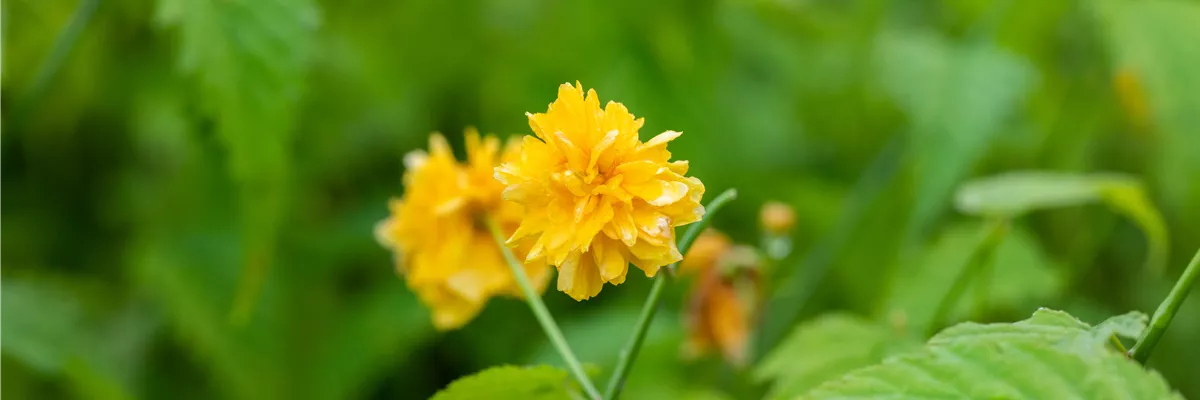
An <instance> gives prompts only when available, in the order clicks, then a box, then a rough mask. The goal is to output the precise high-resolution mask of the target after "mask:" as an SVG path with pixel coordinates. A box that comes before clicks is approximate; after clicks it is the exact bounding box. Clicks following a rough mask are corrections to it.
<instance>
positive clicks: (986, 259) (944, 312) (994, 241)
mask: <svg viewBox="0 0 1200 400" xmlns="http://www.w3.org/2000/svg"><path fill="white" fill-rule="evenodd" d="M984 232H985V233H984V237H983V240H980V241H979V244H978V245H976V246H975V250H973V251H972V252H971V257H970V258H969V259H967V265H966V267H964V268H963V270H962V271H961V272H959V273H958V277H957V278H954V283H953V284H952V285H951V286H950V290H949V291H947V292H946V295H945V296H942V300H941V301H940V302H939V303H938V306H937V309H936V310H937V311H934V313H933V318H930V319H929V325H928V326H926V327H925V336H927V337H928V336H933V334H934V333H937V329H938V328H940V327H941V326H942V325H943V324H945V322H946V318H948V317H949V316H950V312H951V311H953V310H954V306H955V305H958V300H959V298H960V297H962V295H963V292H965V291H966V290H967V286H970V284H971V281H972V280H974V278H975V277H976V276H977V275H979V273H981V272H983V271H984V270H985V269H987V266H988V265H989V264H991V262H992V255H994V254H995V253H996V247H997V245H999V244H1000V239H1002V238H1004V234H1005V233H1006V232H1008V220H1006V219H995V220H992V221H991V222H989V223H988V224H987V226H985V227H984Z"/></svg>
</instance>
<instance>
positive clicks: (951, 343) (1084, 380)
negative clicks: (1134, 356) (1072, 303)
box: [801, 310, 1182, 399]
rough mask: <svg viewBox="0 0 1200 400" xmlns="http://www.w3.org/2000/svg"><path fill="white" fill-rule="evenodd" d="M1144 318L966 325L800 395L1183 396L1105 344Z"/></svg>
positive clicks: (1039, 318) (1047, 316)
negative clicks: (1093, 323)
mask: <svg viewBox="0 0 1200 400" xmlns="http://www.w3.org/2000/svg"><path fill="white" fill-rule="evenodd" d="M1144 318H1145V316H1144V315H1140V316H1139V315H1137V314H1127V315H1123V316H1119V317H1115V318H1114V319H1113V320H1110V322H1106V323H1104V324H1101V325H1099V326H1097V327H1095V328H1090V327H1089V326H1088V325H1087V324H1084V323H1082V322H1080V321H1078V320H1076V319H1075V318H1074V317H1071V316H1070V315H1068V314H1066V313H1063V312H1058V311H1050V310H1039V311H1038V312H1037V313H1035V314H1034V316H1033V317H1032V318H1030V319H1028V320H1025V321H1021V322H1017V323H1013V324H988V325H979V324H963V325H960V326H956V327H952V328H950V329H947V330H946V331H944V332H942V333H941V334H938V335H937V336H935V337H934V338H933V339H931V340H930V342H929V344H927V345H926V346H925V348H924V350H922V351H920V352H917V353H911V354H905V355H901V356H898V357H894V358H891V359H888V360H887V361H884V362H883V363H882V364H879V365H876V366H871V367H866V368H862V369H859V370H857V371H855V372H851V373H849V374H847V375H846V376H844V377H842V378H841V379H838V380H834V381H830V382H827V383H825V384H823V385H821V386H820V387H817V388H816V389H813V390H812V391H811V392H808V393H807V394H805V395H804V396H802V397H801V398H806V399H837V398H870V397H878V396H896V395H902V396H904V397H906V398H946V397H954V398H957V397H963V398H1011V399H1043V398H1054V399H1171V398H1174V399H1182V396H1179V394H1178V393H1174V392H1172V391H1171V389H1170V388H1169V387H1168V386H1167V384H1166V382H1165V381H1163V379H1162V377H1161V376H1159V375H1158V374H1157V373H1155V372H1153V371H1147V370H1145V369H1143V368H1142V367H1141V366H1140V365H1138V364H1137V363H1135V362H1133V361H1131V360H1129V359H1127V358H1125V356H1124V355H1123V354H1120V353H1117V352H1113V351H1111V350H1109V349H1107V348H1105V347H1104V346H1103V345H1102V343H1104V340H1107V338H1108V336H1111V335H1112V333H1113V332H1114V331H1115V330H1124V329H1125V328H1129V327H1132V326H1134V325H1137V324H1138V322H1137V321H1143V322H1142V323H1143V324H1144Z"/></svg>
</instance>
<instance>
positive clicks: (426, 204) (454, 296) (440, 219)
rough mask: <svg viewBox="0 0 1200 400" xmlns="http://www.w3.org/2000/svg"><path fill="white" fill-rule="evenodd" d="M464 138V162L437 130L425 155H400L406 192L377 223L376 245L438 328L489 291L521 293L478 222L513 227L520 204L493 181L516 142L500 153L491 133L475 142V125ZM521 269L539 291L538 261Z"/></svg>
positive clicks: (452, 324) (477, 307)
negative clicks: (392, 257)
mask: <svg viewBox="0 0 1200 400" xmlns="http://www.w3.org/2000/svg"><path fill="white" fill-rule="evenodd" d="M466 143H467V162H466V163H465V164H463V163H459V162H458V161H457V160H455V159H454V154H453V153H451V151H450V146H449V145H448V144H447V143H446V139H445V138H443V137H442V136H441V135H439V134H433V135H432V136H430V138H429V153H425V152H424V151H420V150H417V151H414V152H411V153H409V154H407V155H405V157H404V162H405V165H406V166H407V171H406V172H405V174H404V187H405V195H404V197H403V198H400V199H392V200H391V202H390V203H389V204H388V205H389V208H390V210H391V215H390V216H389V217H388V218H387V219H385V220H383V221H381V222H380V223H379V225H378V226H376V236H377V238H378V239H379V241H380V243H381V244H383V246H384V247H387V248H389V249H391V250H393V251H394V252H395V254H396V271H397V272H398V273H399V274H401V275H403V276H404V277H405V280H406V282H407V283H408V286H409V288H411V289H412V290H413V291H414V292H416V294H417V297H419V298H420V299H421V301H422V302H423V303H425V305H426V306H428V307H429V308H430V309H431V310H432V314H433V323H434V326H436V327H437V328H438V329H455V328H458V327H460V326H462V325H463V324H466V323H467V322H468V321H470V320H471V319H472V318H474V317H475V315H476V314H478V313H479V312H480V311H481V310H482V309H483V306H484V305H485V304H487V301H488V299H489V298H491V297H492V296H496V295H502V294H507V295H513V296H520V294H521V292H520V287H519V286H517V284H516V282H515V280H514V279H513V276H512V272H511V271H510V270H509V267H508V265H507V264H506V263H505V261H504V258H503V256H502V255H501V253H500V249H499V248H497V246H496V243H495V241H494V239H493V238H492V236H491V234H490V232H489V231H488V229H487V227H486V224H485V219H486V218H495V219H496V220H497V221H498V223H499V225H500V227H501V229H502V230H503V231H504V232H505V233H512V232H514V231H516V229H517V226H518V225H519V224H520V221H521V215H522V212H521V208H520V206H519V205H516V204H513V203H511V202H507V201H503V200H502V199H501V192H503V190H504V186H503V185H501V184H500V183H499V182H496V181H495V179H493V178H492V169H493V168H495V166H496V165H497V164H498V163H500V162H501V161H502V160H501V157H504V158H505V159H515V157H517V155H518V154H519V147H520V146H519V143H518V142H515V141H514V142H512V143H510V144H509V146H507V148H506V149H505V150H504V152H503V153H501V151H500V141H499V140H498V139H497V138H495V137H492V136H488V137H486V138H483V139H481V138H480V137H479V133H478V132H476V131H475V130H474V129H468V130H467V134H466ZM527 250H528V249H527V248H524V249H523V248H520V247H518V248H517V249H516V252H517V254H518V256H520V255H522V254H524V252H525V251H527ZM525 271H526V273H527V274H528V275H529V276H530V280H531V281H532V282H534V284H535V285H536V286H537V287H538V290H539V291H540V290H542V289H544V288H545V284H546V280H547V278H548V277H549V274H548V271H549V268H548V266H547V265H546V264H545V263H544V262H528V263H526V265H525Z"/></svg>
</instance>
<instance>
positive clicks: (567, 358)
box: [488, 220, 600, 399]
mask: <svg viewBox="0 0 1200 400" xmlns="http://www.w3.org/2000/svg"><path fill="white" fill-rule="evenodd" d="M488 228H489V229H491V231H492V238H494V239H496V245H497V246H499V247H500V253H502V254H504V259H505V260H506V261H508V267H509V268H510V269H512V273H513V276H514V277H516V279H517V284H518V285H520V286H521V291H522V292H523V293H525V302H526V303H528V304H529V309H530V310H533V316H534V317H536V318H537V321H538V323H539V324H541V325H542V330H544V331H546V336H547V337H549V338H550V343H552V344H553V345H554V349H555V350H558V354H559V355H561V356H562V358H563V361H564V362H566V363H567V369H568V370H569V371H570V372H571V375H573V376H575V380H576V381H579V386H582V387H583V391H584V392H587V395H588V398H590V399H599V398H600V391H599V390H597V389H596V385H595V384H594V383H592V380H591V379H588V376H587V373H585V372H584V371H583V366H582V365H580V364H579V359H577V358H575V353H573V352H571V346H569V345H567V339H566V338H564V337H563V334H562V331H560V330H559V329H558V324H557V323H555V322H554V317H553V316H551V315H550V311H549V310H547V309H546V304H545V303H542V297H541V296H539V295H538V293H537V291H535V290H533V284H531V283H529V277H528V276H526V275H525V265H524V264H523V263H521V262H520V261H518V260H517V257H516V256H514V255H513V253H512V250H509V248H508V246H507V245H505V244H504V242H505V238H504V235H503V234H502V233H500V228H499V226H497V225H496V221H494V220H489V221H488Z"/></svg>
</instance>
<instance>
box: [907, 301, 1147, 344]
mask: <svg viewBox="0 0 1200 400" xmlns="http://www.w3.org/2000/svg"><path fill="white" fill-rule="evenodd" d="M1148 319H1149V318H1148V317H1147V316H1146V314H1143V313H1141V312H1138V311H1133V312H1129V313H1126V314H1123V315H1118V316H1115V317H1112V318H1109V319H1107V320H1105V321H1104V322H1102V323H1100V324H1099V325H1096V326H1095V327H1091V326H1089V325H1088V324H1086V323H1084V322H1083V321H1080V320H1078V319H1076V318H1075V317H1073V316H1071V315H1070V314H1067V313H1065V312H1062V311H1055V310H1050V309H1045V308H1043V309H1039V310H1037V311H1036V312H1034V313H1033V317H1030V318H1029V319H1026V320H1024V321H1018V322H1015V323H1011V324H1009V323H998V324H978V323H974V322H966V323H962V324H958V325H955V326H952V327H950V328H947V329H946V330H943V331H942V332H940V333H938V334H937V335H935V336H934V337H933V338H931V339H929V345H931V346H940V345H949V344H953V343H957V342H962V341H971V340H974V341H995V342H1005V343H1015V342H1029V343H1042V344H1061V345H1062V346H1063V347H1064V349H1068V348H1072V349H1076V350H1079V351H1081V352H1082V354H1087V353H1088V352H1093V351H1097V350H1099V349H1102V348H1104V347H1105V343H1107V342H1108V340H1109V338H1110V337H1111V336H1112V335H1114V334H1116V335H1120V336H1123V337H1127V338H1136V337H1137V336H1138V335H1140V334H1141V333H1142V330H1143V329H1145V328H1146V321H1147V320H1148ZM1081 346H1082V347H1081Z"/></svg>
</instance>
